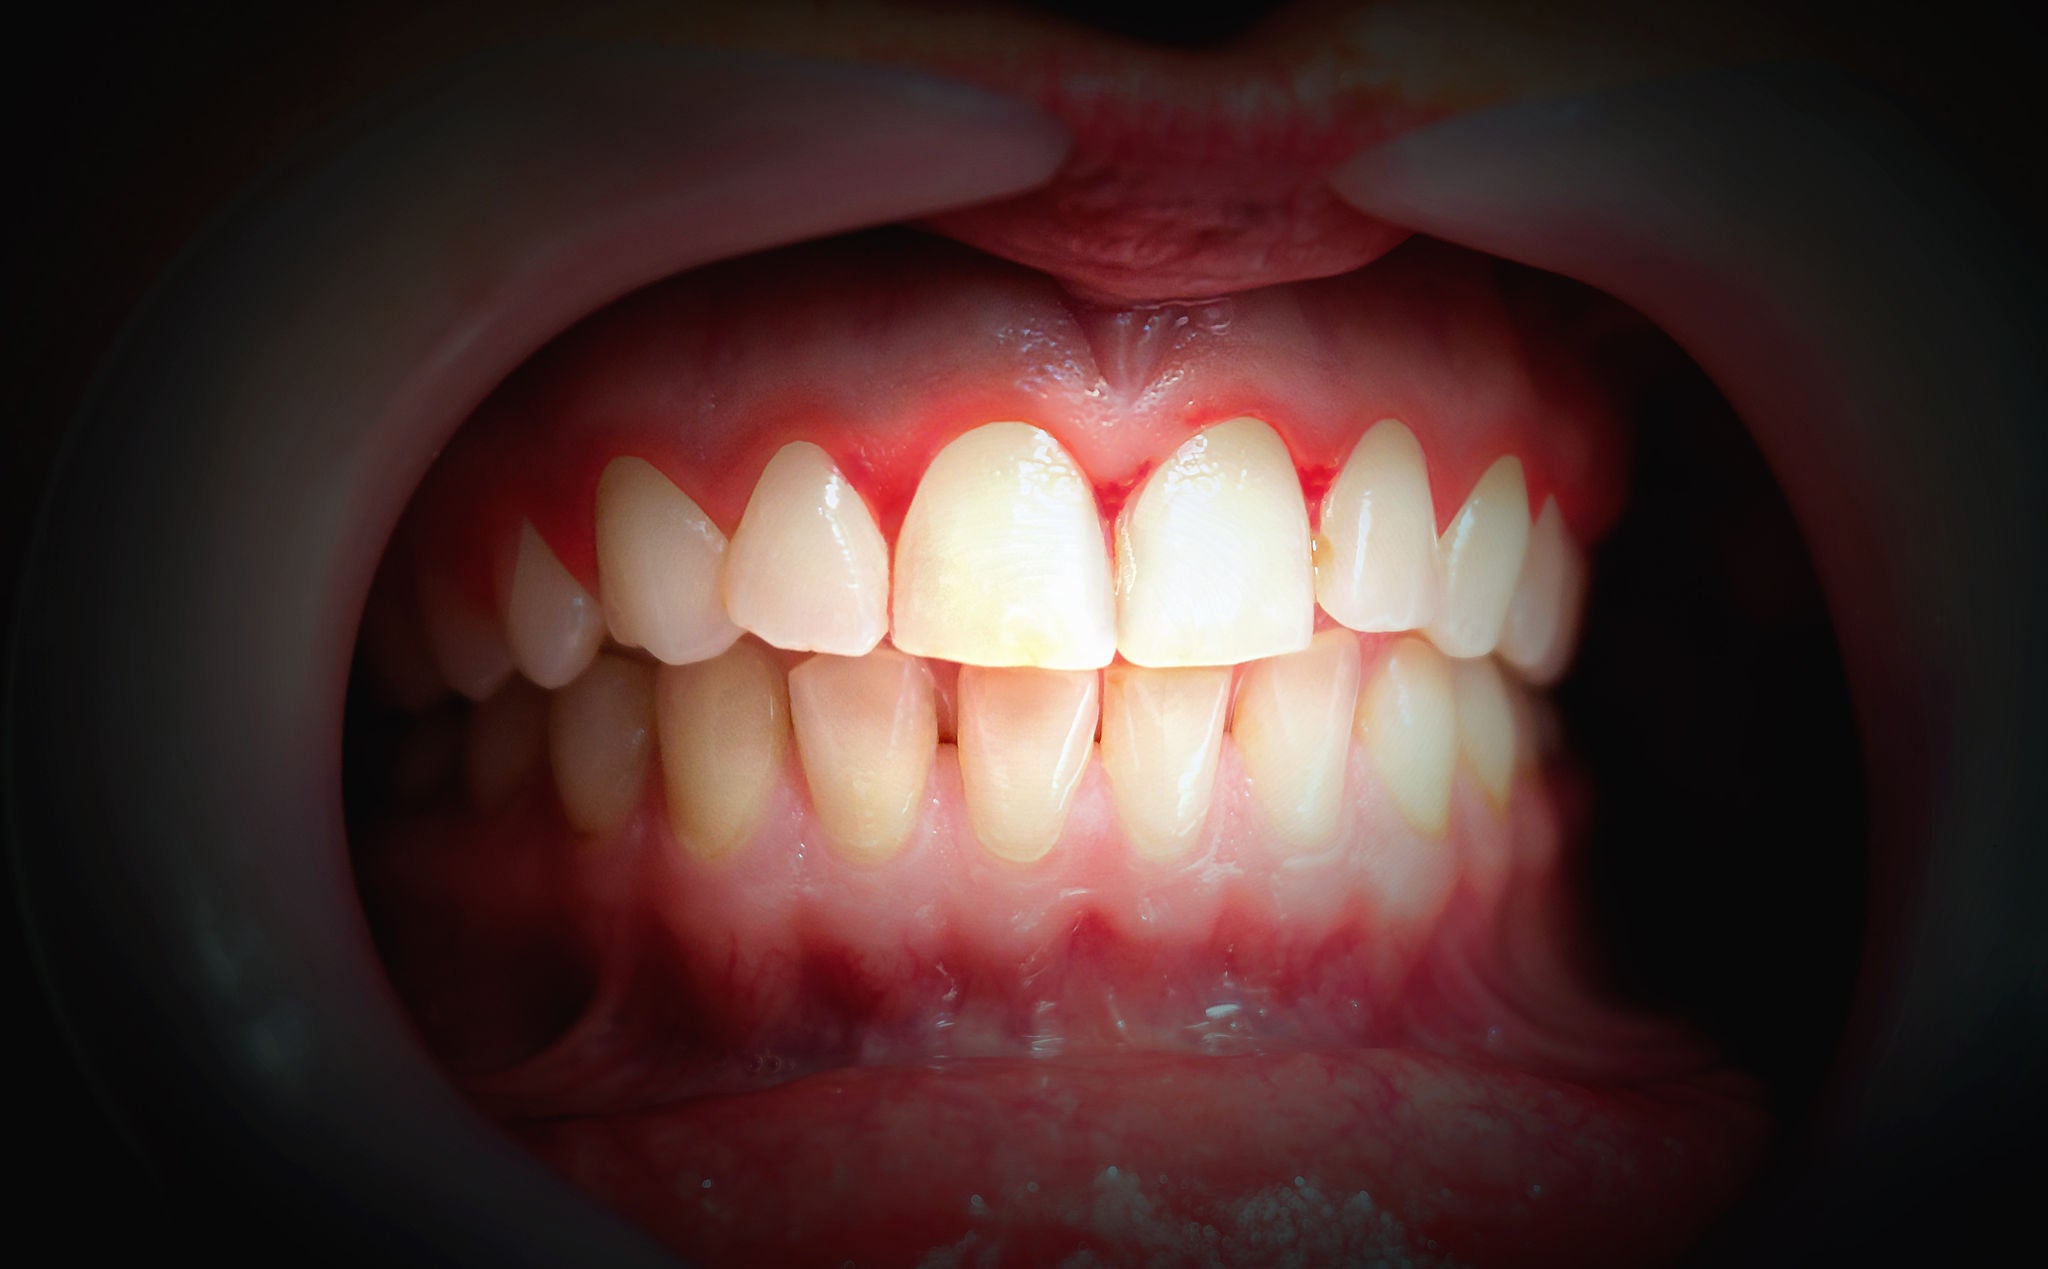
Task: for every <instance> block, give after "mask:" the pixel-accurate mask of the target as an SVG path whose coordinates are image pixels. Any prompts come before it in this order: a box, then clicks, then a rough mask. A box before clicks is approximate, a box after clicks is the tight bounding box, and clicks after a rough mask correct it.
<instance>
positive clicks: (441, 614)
mask: <svg viewBox="0 0 2048 1269" xmlns="http://www.w3.org/2000/svg"><path fill="white" fill-rule="evenodd" d="M420 625H421V626H422V627H423V628H424V630H425V631H426V636H427V651H428V653H429V654H430V655H431V656H432V658H433V661H434V666H435V668H436V669H438V670H440V672H441V677H442V678H444V679H446V680H447V681H448V685H449V686H450V687H453V688H454V689H455V690H456V691H458V692H460V693H462V694H463V695H464V696H467V697H468V698H469V699H470V700H473V701H486V700H489V699H490V698H491V696H492V694H493V693H495V692H496V691H497V690H498V688H499V687H500V686H501V685H502V684H503V683H504V682H505V680H506V679H507V678H509V677H511V675H512V649H511V648H510V647H509V646H508V645H507V644H506V642H505V629H504V626H503V624H502V623H501V622H500V621H499V620H498V619H497V617H496V616H495V615H494V614H492V613H491V612H489V611H488V610H486V609H484V608H480V607H476V606H474V605H471V604H468V603H465V602H464V601H463V600H462V599H461V598H460V597H459V596H457V595H456V594H455V593H454V592H453V591H452V590H451V589H450V588H449V587H447V586H446V585H444V584H441V583H439V582H437V581H435V580H432V579H430V578H428V577H427V576H426V575H425V574H422V576H421V581H420Z"/></svg>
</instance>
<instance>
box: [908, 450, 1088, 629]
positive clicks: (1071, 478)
mask: <svg viewBox="0 0 2048 1269" xmlns="http://www.w3.org/2000/svg"><path fill="white" fill-rule="evenodd" d="M891 630H892V631H893V635H892V641H893V642H894V644H895V645H896V647H898V648H899V649H901V650H902V651H904V652H908V653H910V654H911V655H913V656H923V657H936V658H940V659H943V660H947V661H959V662H962V663H964V664H967V665H982V666H1038V667H1043V668H1047V669H1058V670H1092V669H1096V668H1098V667H1101V666H1104V665H1107V664H1109V661H1110V658H1111V656H1112V654H1113V653H1114V651H1115V647H1116V624H1115V600H1114V597H1113V595H1112V592H1111V589H1110V580H1109V556H1108V552H1107V551H1106V550H1105V549H1104V546H1103V540H1102V521H1101V518H1100V516H1099V515H1098V514H1097V512H1096V507H1095V491H1094V489H1093V488H1092V487H1091V486H1090V485H1089V483H1088V478H1087V477H1086V476H1085V475H1084V474H1083V473H1082V471H1081V468H1080V466H1079V465H1078V464H1076V463H1075V462H1074V460H1073V458H1072V456H1070V455H1069V454H1068V453H1067V452H1066V450H1065V449H1063V448H1061V446H1060V444H1059V442H1058V441H1056V440H1054V439H1053V438H1052V436H1051V435H1049V434H1048V433H1046V432H1044V431H1042V430H1040V429H1039V428H1035V427H1032V426H1030V425H1029V424H1025V423H989V424H985V425H983V426H981V427H978V428H975V429H974V430H973V431H971V432H968V433H967V434H965V435H964V436H961V437H959V438H957V439H956V440H954V441H953V442H952V443H951V444H949V445H947V446H946V447H945V448H944V449H942V450H940V451H939V453H938V455H937V457H935V458H933V459H932V463H931V466H930V467H928V468H926V469H925V473H924V477H923V479H922V480H920V481H919V482H918V486H917V492H916V494H914V495H913V496H912V497H911V500H910V510H909V511H908V512H907V513H906V515H905V516H904V520H903V529H902V531H901V532H900V533H899V534H898V535H897V538H896V573H895V594H894V607H893V613H892V621H891Z"/></svg>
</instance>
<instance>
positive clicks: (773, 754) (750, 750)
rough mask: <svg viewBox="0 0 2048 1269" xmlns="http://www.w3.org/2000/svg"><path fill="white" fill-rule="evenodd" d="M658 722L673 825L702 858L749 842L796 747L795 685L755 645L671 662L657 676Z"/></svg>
mask: <svg viewBox="0 0 2048 1269" xmlns="http://www.w3.org/2000/svg"><path fill="white" fill-rule="evenodd" d="M654 718H655V727H656V729H657V730H658V731H659V732H660V734H661V774H662V782H663V784H664V785H665V786H666V788H667V790H668V814H669V826H670V828H671V829H672V830H673V831H674V833H675V838H676V841H677V842H678V843H680V844H681V845H682V847H683V849H685V850H687V851H690V852H691V853H693V854H695V855H697V856H699V857H701V858H706V859H710V858H716V857H718V856H722V855H728V854H731V853H732V852H733V851H735V850H738V849H739V848H740V847H741V846H743V845H745V844H746V842H747V839H748V838H750V837H752V836H753V835H754V830H756V829H757V828H759V827H760V825H761V818H762V816H764V815H765V814H767V811H768V796H769V794H770V793H771V792H773V791H774V788H775V782H776V779H777V778H778V777H779V776H780V775H781V773H782V761H783V755H784V754H785V753H786V752H787V751H788V748H789V689H788V687H787V685H786V684H785V683H784V682H783V677H782V670H781V668H780V667H778V666H777V665H776V664H775V662H774V661H773V660H772V659H771V658H770V657H769V655H768V653H767V652H766V651H765V650H764V649H762V647H761V646H760V645H759V644H756V643H736V644H734V645H733V646H732V647H731V648H729V649H727V650H726V651H725V652H724V653H723V654H722V655H720V656H718V657H715V658H713V659H712V660H709V661H699V662H696V663H694V664H691V665H681V666H665V667H663V668H662V670H661V672H660V674H659V676H658V677H657V678H656V680H655V687H654Z"/></svg>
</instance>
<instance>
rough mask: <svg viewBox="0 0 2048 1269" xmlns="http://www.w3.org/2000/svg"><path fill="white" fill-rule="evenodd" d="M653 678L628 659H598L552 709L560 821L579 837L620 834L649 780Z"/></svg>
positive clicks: (550, 725)
mask: <svg viewBox="0 0 2048 1269" xmlns="http://www.w3.org/2000/svg"><path fill="white" fill-rule="evenodd" d="M653 698H654V674H653V672H652V671H651V670H649V669H648V668H647V667H646V666H644V665H642V664H640V663H639V662H637V661H631V660H628V659H627V658H625V657H619V656H611V655H600V656H599V657H598V658H597V659H596V660H594V661H592V662H591V663H590V668H589V669H587V670H585V671H584V672H583V674H582V677H580V678H578V679H577V680H576V681H575V682H574V683H571V684H569V685H568V686H567V687H565V688H563V689H562V690H561V691H559V692H556V693H555V694H554V698H553V700H552V701H551V702H550V703H549V707H548V758H549V761H550V762H551V763H552V764H553V766H554V771H555V792H556V794H557V795H559V797H560V798H561V802H562V815H563V818H565V819H567V820H568V821H569V827H571V828H573V829H575V830H576V831H577V832H579V833H588V834H592V835H595V836H604V835H606V834H609V833H612V832H614V831H616V830H617V829H618V827H619V826H620V825H621V824H624V823H625V822H626V817H627V816H629V815H630V814H632V812H633V808H634V806H635V805H636V804H637V803H638V802H639V800H640V789H641V785H642V784H643V783H644V782H645V780H646V776H647V756H648V755H647V751H648V746H649V745H650V744H651V743H652V733H651V729H650V728H649V723H650V722H651V718H650V713H651V711H652V707H653Z"/></svg>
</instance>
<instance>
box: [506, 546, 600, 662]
mask: <svg viewBox="0 0 2048 1269" xmlns="http://www.w3.org/2000/svg"><path fill="white" fill-rule="evenodd" d="M505 634H506V641H507V642H508V643H510V644H511V647H512V664H514V665H516V666H518V667H519V672H520V673H521V674H524V675H525V676H526V677H527V678H529V679H531V680H532V681H533V682H534V683H535V684H536V685H538V686H540V687H544V688H547V689H548V690H550V691H552V690H554V689H555V688H558V687H561V686H563V685H565V684H567V683H568V682H569V681H570V680H571V679H573V678H575V677H576V676H577V675H579V674H581V673H583V669H584V667H585V666H587V665H589V664H590V658H592V657H594V656H596V655H597V648H598V645H599V644H601V643H603V642H604V615H603V614H602V613H601V612H599V611H598V607H597V601H596V600H594V599H592V598H591V597H590V592H589V591H587V590H585V589H583V586H582V585H581V583H579V582H577V580H576V578H575V577H574V576H573V575H571V574H570V572H569V570H568V569H566V568H564V567H563V566H562V561H561V560H560V559H558V558H557V557H556V555H555V553H554V552H553V551H552V550H550V549H549V548H548V544H547V543H546V542H545V541H543V540H542V538H541V536H540V531H539V530H538V529H535V528H534V527H533V525H532V523H531V522H528V521H521V522H520V524H519V554H518V556H517V558H516V559H515V560H514V561H513V564H512V586H511V593H510V594H509V595H507V596H506V599H505Z"/></svg>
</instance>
